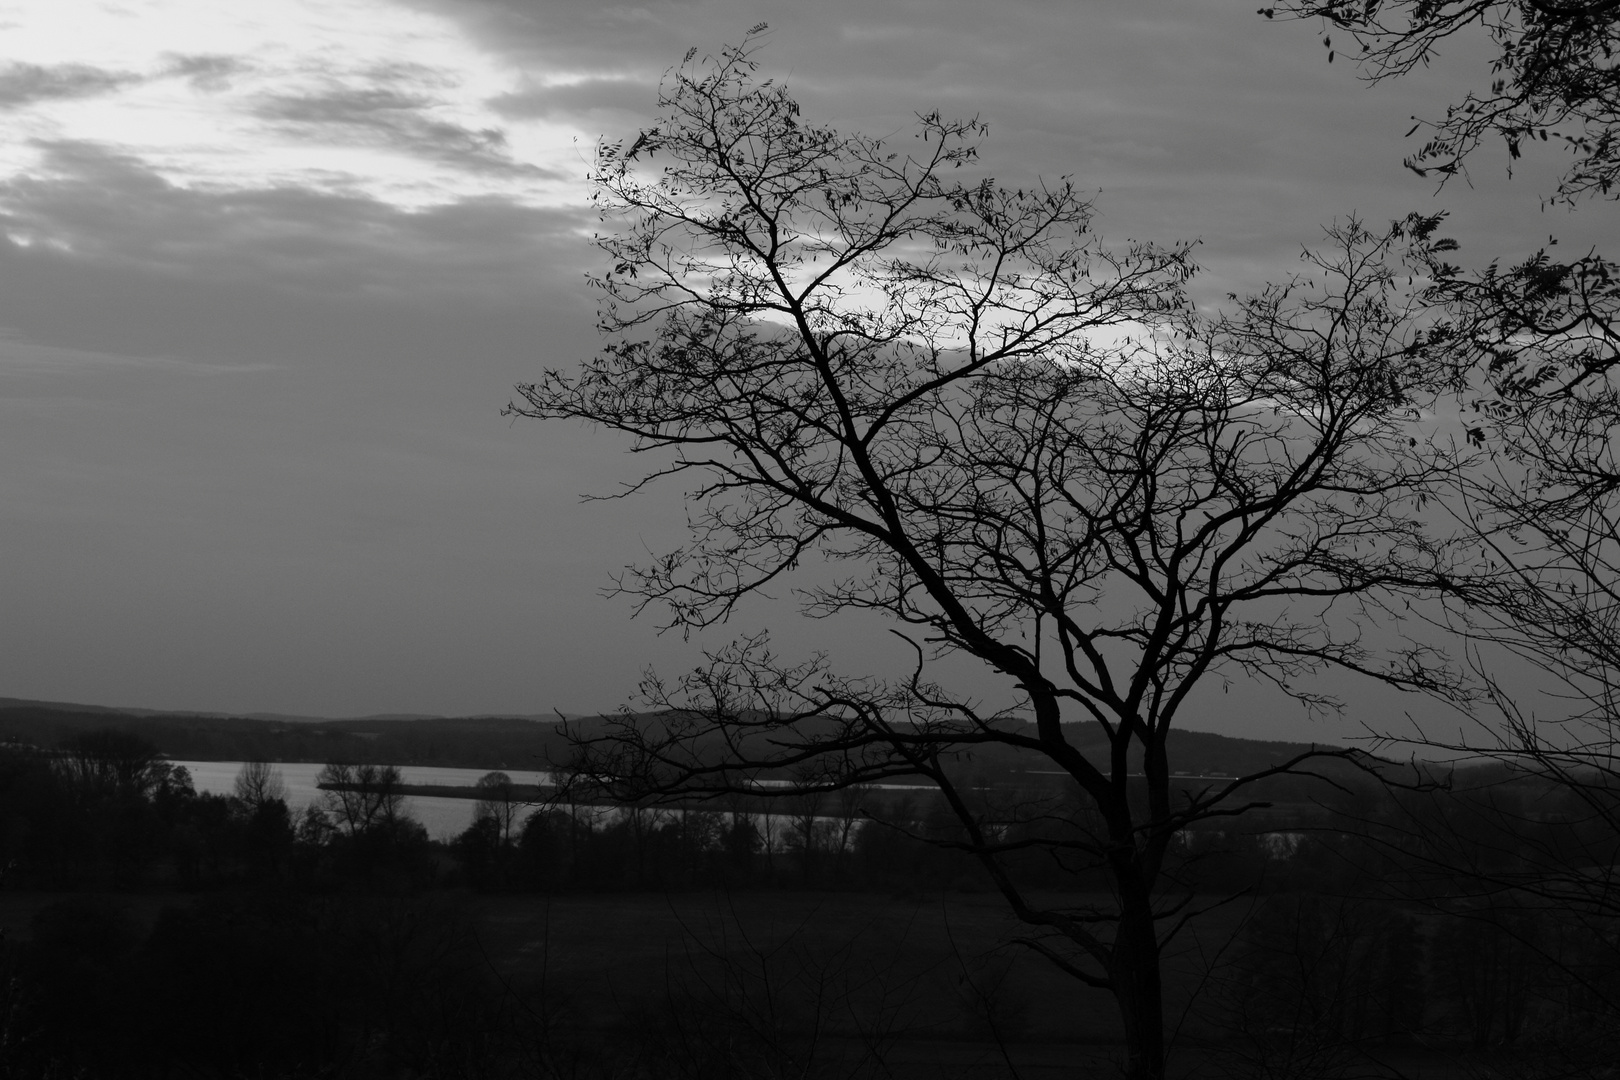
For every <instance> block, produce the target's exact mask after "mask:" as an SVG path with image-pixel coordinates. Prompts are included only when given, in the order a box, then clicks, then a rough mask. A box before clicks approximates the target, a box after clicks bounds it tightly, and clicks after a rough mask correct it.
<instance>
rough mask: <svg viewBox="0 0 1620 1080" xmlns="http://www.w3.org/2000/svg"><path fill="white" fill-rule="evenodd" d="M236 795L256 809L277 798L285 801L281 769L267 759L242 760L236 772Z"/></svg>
mask: <svg viewBox="0 0 1620 1080" xmlns="http://www.w3.org/2000/svg"><path fill="white" fill-rule="evenodd" d="M236 797H237V798H238V799H241V800H242V801H243V802H244V803H246V804H247V805H248V806H249V807H251V808H253V809H255V810H257V809H258V808H259V807H261V806H265V805H267V804H269V803H273V802H276V801H277V800H282V801H285V800H286V798H287V782H286V780H284V779H283V778H282V775H281V770H280V769H277V768H275V767H274V766H272V765H271V764H270V763H269V762H267V761H244V762H243V763H242V768H241V769H240V770H239V771H238V772H237V774H236Z"/></svg>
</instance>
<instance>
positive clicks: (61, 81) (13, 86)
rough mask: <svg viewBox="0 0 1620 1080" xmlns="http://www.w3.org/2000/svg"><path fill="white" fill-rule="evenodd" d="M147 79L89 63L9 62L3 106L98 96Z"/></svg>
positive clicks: (2, 70)
mask: <svg viewBox="0 0 1620 1080" xmlns="http://www.w3.org/2000/svg"><path fill="white" fill-rule="evenodd" d="M144 80H145V76H143V75H137V74H134V73H133V72H128V71H107V70H104V69H102V68H98V67H91V66H90V65H88V64H53V65H51V66H49V67H46V66H42V65H39V64H22V63H12V64H7V65H6V66H5V67H0V109H16V108H20V107H22V106H24V105H31V104H34V103H35V102H41V101H52V100H62V99H71V98H88V97H96V96H99V95H101V94H110V93H113V92H114V91H116V90H119V89H121V88H122V87H125V86H129V85H131V84H133V83H139V82H143V81H144Z"/></svg>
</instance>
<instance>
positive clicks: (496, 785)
mask: <svg viewBox="0 0 1620 1080" xmlns="http://www.w3.org/2000/svg"><path fill="white" fill-rule="evenodd" d="M473 787H475V788H476V789H477V790H478V800H477V801H476V802H475V803H473V820H474V821H482V820H483V819H484V818H489V819H490V820H492V821H494V822H495V827H496V828H497V829H498V830H499V835H500V838H501V843H502V844H503V845H504V844H509V843H511V842H512V829H513V827H514V826H515V825H516V824H517V820H518V815H519V814H521V813H522V812H523V809H524V807H525V806H526V805H527V804H526V803H525V802H523V800H521V799H519V798H518V797H517V789H516V787H515V785H513V783H512V778H511V777H510V776H508V775H506V774H505V773H503V772H491V773H485V774H484V775H483V776H480V777H479V778H478V782H477V783H476V784H474V785H473Z"/></svg>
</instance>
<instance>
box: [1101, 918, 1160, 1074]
mask: <svg viewBox="0 0 1620 1080" xmlns="http://www.w3.org/2000/svg"><path fill="white" fill-rule="evenodd" d="M1120 899H1121V908H1122V910H1121V918H1120V923H1119V931H1118V936H1117V937H1116V938H1115V939H1114V959H1113V966H1112V970H1111V971H1110V972H1109V975H1110V977H1111V978H1112V979H1113V982H1114V999H1115V1001H1117V1002H1118V1004H1119V1012H1120V1018H1121V1019H1122V1020H1123V1021H1124V1024H1125V1076H1126V1078H1127V1080H1163V1077H1164V1075H1165V1072H1164V1066H1165V1061H1164V998H1163V986H1162V984H1161V981H1160V976H1159V939H1158V934H1157V933H1156V932H1155V929H1154V925H1153V918H1152V914H1151V908H1150V907H1149V898H1148V896H1147V894H1146V893H1145V892H1140V891H1139V890H1124V889H1122V890H1121V897H1120Z"/></svg>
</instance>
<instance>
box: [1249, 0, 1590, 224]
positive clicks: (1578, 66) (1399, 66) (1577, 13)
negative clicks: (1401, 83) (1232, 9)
mask: <svg viewBox="0 0 1620 1080" xmlns="http://www.w3.org/2000/svg"><path fill="white" fill-rule="evenodd" d="M1260 14H1262V15H1264V16H1266V17H1267V18H1272V17H1275V16H1276V15H1278V14H1283V15H1284V16H1287V17H1293V18H1319V19H1321V20H1322V22H1323V24H1324V26H1325V27H1326V29H1327V30H1328V31H1329V32H1328V33H1326V34H1324V36H1323V38H1322V45H1323V47H1324V48H1326V49H1327V50H1328V59H1329V61H1331V60H1332V59H1333V57H1334V55H1335V53H1336V50H1339V49H1343V48H1344V47H1345V46H1346V44H1348V43H1347V42H1345V41H1344V40H1343V38H1342V37H1341V39H1340V40H1339V41H1338V42H1335V41H1334V39H1333V33H1332V31H1333V30H1339V31H1342V32H1344V34H1346V35H1347V36H1348V37H1349V39H1350V42H1349V43H1353V44H1354V45H1355V46H1356V49H1355V50H1354V51H1355V54H1356V55H1355V59H1354V61H1353V62H1355V63H1359V64H1360V65H1361V67H1362V70H1363V72H1364V74H1365V76H1366V78H1367V79H1368V80H1369V81H1371V82H1381V81H1383V80H1386V79H1393V78H1399V77H1401V76H1404V75H1406V74H1408V73H1410V72H1412V71H1414V70H1416V69H1418V68H1420V67H1427V66H1428V65H1429V64H1430V63H1431V62H1433V61H1434V60H1435V59H1436V58H1437V57H1438V56H1439V55H1440V53H1441V52H1442V50H1444V49H1445V48H1446V47H1447V46H1449V45H1454V44H1456V43H1457V41H1458V40H1459V39H1462V38H1467V37H1471V36H1479V37H1484V38H1487V39H1488V40H1489V42H1490V46H1491V48H1492V49H1493V50H1494V53H1495V55H1494V56H1493V57H1492V59H1491V62H1490V73H1489V78H1490V84H1489V87H1488V88H1483V89H1481V90H1477V91H1470V92H1469V93H1468V94H1467V95H1466V96H1465V97H1464V98H1463V99H1462V100H1461V101H1459V102H1455V103H1453V104H1451V105H1449V106H1447V108H1446V112H1445V115H1444V117H1442V118H1440V119H1436V120H1424V121H1420V122H1419V123H1417V124H1416V125H1414V126H1413V128H1412V130H1411V131H1409V132H1408V133H1407V134H1408V135H1412V134H1416V133H1417V132H1419V131H1422V130H1425V129H1426V130H1427V131H1428V133H1429V136H1428V138H1427V140H1426V141H1425V142H1424V143H1423V145H1422V146H1421V147H1420V148H1419V149H1418V151H1417V152H1416V153H1414V154H1412V155H1411V156H1409V157H1408V158H1407V159H1406V166H1407V167H1408V168H1410V169H1412V170H1413V171H1415V172H1417V173H1419V174H1420V175H1424V174H1427V173H1428V172H1430V171H1433V172H1435V173H1437V174H1438V175H1439V176H1441V177H1442V178H1444V177H1449V176H1452V175H1456V174H1459V173H1463V172H1465V167H1466V159H1467V158H1468V157H1469V156H1470V155H1471V154H1473V152H1474V151H1475V150H1476V149H1478V147H1479V145H1480V143H1482V142H1483V141H1485V140H1486V139H1487V138H1489V137H1492V136H1495V137H1497V138H1500V139H1501V140H1502V143H1503V145H1504V146H1505V147H1506V149H1507V152H1508V158H1509V162H1510V167H1511V162H1512V161H1515V160H1517V159H1518V158H1519V157H1520V156H1521V155H1522V154H1523V153H1524V152H1525V151H1526V150H1527V149H1528V148H1529V147H1531V146H1533V145H1534V144H1535V143H1537V142H1542V143H1550V144H1551V145H1553V146H1555V147H1557V148H1559V149H1562V150H1563V151H1565V152H1566V153H1568V154H1569V155H1570V156H1571V157H1572V158H1573V159H1574V160H1573V163H1572V164H1571V165H1570V167H1569V169H1568V170H1567V171H1566V172H1565V173H1564V176H1563V177H1562V179H1561V180H1560V181H1559V184H1558V189H1557V192H1556V194H1555V196H1554V197H1555V198H1556V199H1559V200H1562V201H1566V202H1574V201H1576V200H1577V199H1580V198H1583V197H1588V196H1591V195H1598V196H1600V197H1603V198H1612V197H1613V196H1614V194H1615V190H1614V189H1615V187H1616V181H1617V180H1620V131H1617V130H1616V129H1617V123H1620V80H1617V79H1616V78H1615V73H1614V60H1613V57H1614V53H1615V50H1616V48H1620V2H1616V0H1283V2H1281V3H1278V4H1276V5H1274V6H1271V7H1263V8H1261V9H1260Z"/></svg>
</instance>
